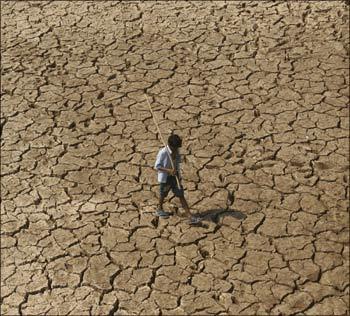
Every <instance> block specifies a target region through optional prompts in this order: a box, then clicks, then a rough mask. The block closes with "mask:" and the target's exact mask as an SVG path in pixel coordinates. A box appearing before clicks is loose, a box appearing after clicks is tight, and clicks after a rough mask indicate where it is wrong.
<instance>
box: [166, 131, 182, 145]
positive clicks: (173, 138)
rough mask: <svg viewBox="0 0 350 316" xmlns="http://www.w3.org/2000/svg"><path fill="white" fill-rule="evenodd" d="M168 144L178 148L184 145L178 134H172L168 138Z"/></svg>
mask: <svg viewBox="0 0 350 316" xmlns="http://www.w3.org/2000/svg"><path fill="white" fill-rule="evenodd" d="M168 145H169V146H171V147H173V148H178V147H181V146H182V140H181V138H180V136H178V135H176V134H172V135H170V136H169V138H168Z"/></svg>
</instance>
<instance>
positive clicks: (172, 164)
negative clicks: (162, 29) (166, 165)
mask: <svg viewBox="0 0 350 316" xmlns="http://www.w3.org/2000/svg"><path fill="white" fill-rule="evenodd" d="M145 97H146V100H147V104H148V107H149V110H150V111H151V114H152V118H153V122H154V124H155V125H156V128H157V131H158V134H159V136H160V139H161V141H162V143H163V145H164V146H165V148H166V151H167V153H168V155H169V158H170V163H171V166H172V168H173V169H175V166H174V162H173V159H172V158H171V154H170V152H169V149H168V146H167V145H166V143H165V141H164V138H163V136H162V133H161V131H160V129H159V126H158V124H157V121H156V118H155V116H154V113H153V110H152V107H151V104H150V103H149V100H148V97H147V95H146V94H145ZM175 178H176V182H177V185H178V187H179V189H180V188H181V186H180V181H179V178H178V177H177V175H176V174H175Z"/></svg>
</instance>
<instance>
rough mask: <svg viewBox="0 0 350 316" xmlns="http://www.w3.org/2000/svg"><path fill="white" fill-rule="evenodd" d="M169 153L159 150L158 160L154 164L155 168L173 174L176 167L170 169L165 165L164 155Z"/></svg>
mask: <svg viewBox="0 0 350 316" xmlns="http://www.w3.org/2000/svg"><path fill="white" fill-rule="evenodd" d="M166 154H167V153H166V152H161V151H160V152H159V153H158V155H157V159H156V162H155V164H154V168H155V169H156V170H159V171H164V172H167V173H169V174H171V175H175V169H168V168H164V167H163V165H164V164H163V161H164V158H165V157H164V155H166Z"/></svg>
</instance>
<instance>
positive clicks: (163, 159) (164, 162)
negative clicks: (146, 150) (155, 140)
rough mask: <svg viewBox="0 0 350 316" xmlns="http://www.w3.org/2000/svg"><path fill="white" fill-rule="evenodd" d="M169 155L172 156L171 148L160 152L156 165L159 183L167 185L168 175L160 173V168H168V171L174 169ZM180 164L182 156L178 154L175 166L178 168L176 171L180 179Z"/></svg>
mask: <svg viewBox="0 0 350 316" xmlns="http://www.w3.org/2000/svg"><path fill="white" fill-rule="evenodd" d="M167 149H168V150H167ZM169 154H170V155H171V154H172V151H171V149H170V147H169V146H166V147H163V148H161V149H160V150H159V152H158V155H157V159H156V162H155V164H154V168H155V169H156V170H158V182H159V183H166V180H167V178H168V173H167V172H165V171H160V170H159V168H167V169H172V168H173V166H172V164H171V158H170V155H169ZM180 162H181V157H180V154H179V153H178V154H177V155H176V158H175V166H176V170H177V171H178V175H179V177H180Z"/></svg>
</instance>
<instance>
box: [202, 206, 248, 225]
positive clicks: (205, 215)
mask: <svg viewBox="0 0 350 316" xmlns="http://www.w3.org/2000/svg"><path fill="white" fill-rule="evenodd" d="M199 216H200V218H201V221H211V222H214V223H215V224H217V223H219V220H220V219H221V218H224V217H226V216H231V217H234V218H236V219H238V220H244V219H245V218H246V217H247V215H245V214H243V213H242V212H240V211H235V210H231V209H227V208H218V209H212V210H207V211H205V212H202V213H200V214H199Z"/></svg>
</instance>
